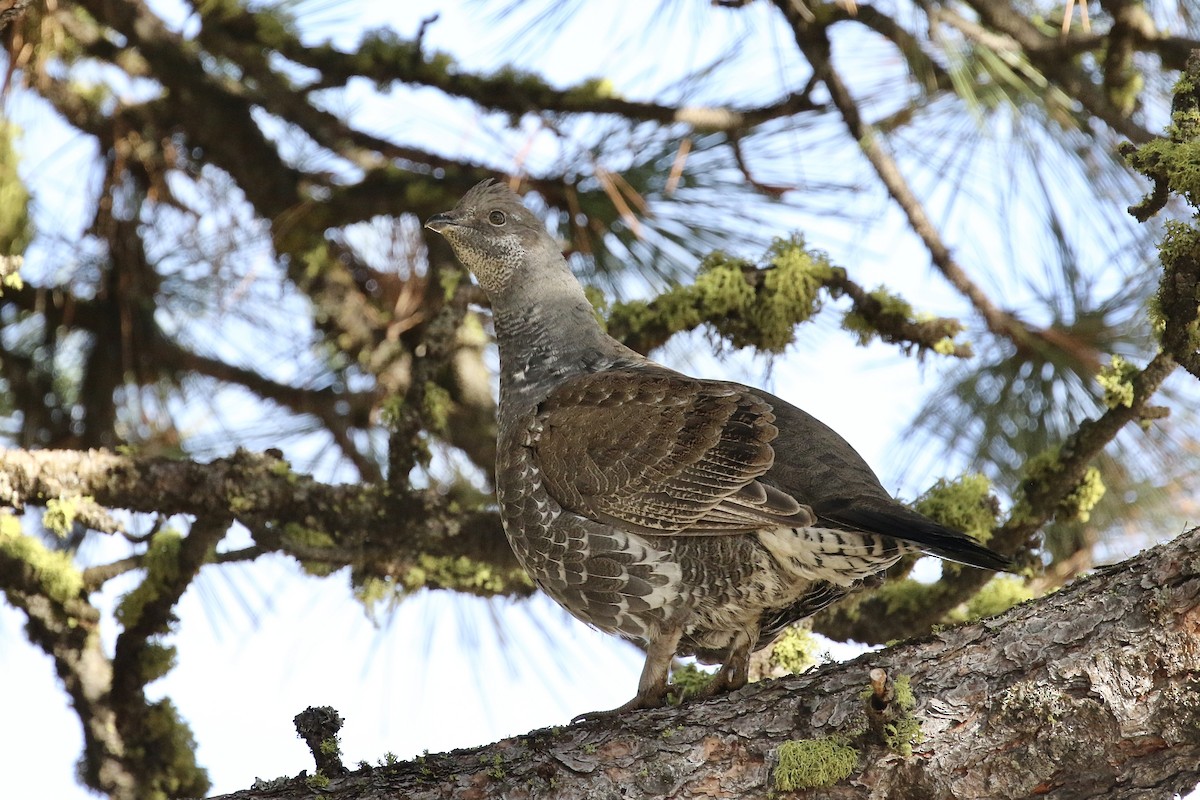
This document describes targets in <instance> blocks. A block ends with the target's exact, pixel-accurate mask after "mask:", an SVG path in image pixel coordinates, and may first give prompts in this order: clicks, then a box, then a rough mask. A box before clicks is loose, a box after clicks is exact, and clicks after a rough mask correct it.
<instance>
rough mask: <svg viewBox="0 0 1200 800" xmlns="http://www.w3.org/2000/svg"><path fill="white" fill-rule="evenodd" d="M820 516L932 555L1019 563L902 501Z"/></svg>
mask: <svg viewBox="0 0 1200 800" xmlns="http://www.w3.org/2000/svg"><path fill="white" fill-rule="evenodd" d="M818 516H823V517H827V518H829V519H832V520H836V521H837V522H840V523H842V524H844V525H850V526H853V527H855V528H858V529H860V530H864V531H870V532H872V533H882V534H883V535H885V536H890V537H891V538H893V539H898V540H900V541H903V542H911V543H912V544H915V545H917V546H918V547H919V548H921V550H922V551H923V552H926V553H928V554H930V555H934V556H937V557H939V558H944V559H946V560H948V561H954V562H957V563H959V564H967V565H968V566H972V567H979V568H980V569H990V570H995V571H997V572H1015V571H1016V564H1015V562H1014V561H1013V560H1012V559H1011V558H1009V557H1008V556H1003V555H1000V554H999V553H997V552H995V551H994V550H990V549H988V548H987V547H985V546H983V545H982V544H980V543H979V542H978V541H977V540H975V539H972V538H971V537H970V536H967V535H966V534H965V533H962V532H960V531H956V530H954V529H953V528H947V527H946V526H945V525H939V524H938V523H936V522H934V521H933V520H931V519H929V518H928V517H925V516H923V515H921V514H918V513H917V512H916V511H913V510H911V509H909V508H905V507H904V506H901V505H896V506H895V507H889V508H886V509H878V508H870V507H862V506H857V507H855V506H850V507H847V508H843V509H838V510H837V511H827V510H824V509H822V510H821V511H820V512H818Z"/></svg>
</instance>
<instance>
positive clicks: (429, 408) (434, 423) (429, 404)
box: [421, 381, 454, 434]
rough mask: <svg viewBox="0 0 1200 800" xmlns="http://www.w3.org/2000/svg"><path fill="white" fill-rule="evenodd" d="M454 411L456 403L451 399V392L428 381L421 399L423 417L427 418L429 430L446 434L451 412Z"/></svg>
mask: <svg viewBox="0 0 1200 800" xmlns="http://www.w3.org/2000/svg"><path fill="white" fill-rule="evenodd" d="M453 410H454V401H453V400H451V399H450V392H448V391H446V390H445V389H443V388H442V387H441V386H438V385H437V384H436V383H434V382H433V381H426V382H425V391H424V394H423V397H422V399H421V416H423V417H424V418H425V424H426V425H427V426H428V429H429V430H430V431H432V432H434V433H438V434H444V433H445V432H446V431H447V430H448V428H449V426H450V412H451V411H453Z"/></svg>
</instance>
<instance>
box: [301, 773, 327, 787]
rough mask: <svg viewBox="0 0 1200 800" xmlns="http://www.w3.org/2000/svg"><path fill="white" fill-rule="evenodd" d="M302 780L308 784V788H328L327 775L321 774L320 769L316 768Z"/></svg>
mask: <svg viewBox="0 0 1200 800" xmlns="http://www.w3.org/2000/svg"><path fill="white" fill-rule="evenodd" d="M304 782H305V783H306V784H308V788H310V789H317V790H320V789H328V788H329V776H328V775H325V774H323V773H322V772H321V771H320V770H317V771H316V772H315V773H313V774H312V775H309V776H308V777H307V778H305V779H304Z"/></svg>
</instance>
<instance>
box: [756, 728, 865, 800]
mask: <svg viewBox="0 0 1200 800" xmlns="http://www.w3.org/2000/svg"><path fill="white" fill-rule="evenodd" d="M858 756H859V753H858V750H856V749H854V748H853V747H851V746H850V745H849V744H847V743H846V741H845V740H844V739H842V738H840V737H825V738H821V739H796V740H793V741H790V742H784V743H783V744H781V745H779V750H778V758H779V763H778V764H776V766H775V775H774V783H775V788H776V789H778V790H779V791H783V792H794V791H798V790H801V789H819V788H824V787H829V786H833V785H834V784H836V783H837V782H838V781H841V780H845V779H846V778H848V777H850V776H851V775H852V774H854V770H855V768H856V767H857V766H858Z"/></svg>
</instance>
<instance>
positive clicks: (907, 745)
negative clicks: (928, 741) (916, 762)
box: [883, 675, 925, 758]
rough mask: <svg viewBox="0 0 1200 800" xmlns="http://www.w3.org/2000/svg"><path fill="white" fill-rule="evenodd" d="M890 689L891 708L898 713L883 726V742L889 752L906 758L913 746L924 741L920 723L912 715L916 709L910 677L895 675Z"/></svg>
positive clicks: (911, 751) (910, 753)
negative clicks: (891, 692)
mask: <svg viewBox="0 0 1200 800" xmlns="http://www.w3.org/2000/svg"><path fill="white" fill-rule="evenodd" d="M892 688H893V691H894V696H893V698H892V706H893V708H894V709H896V711H897V712H898V713H897V714H896V716H895V718H894V719H892V720H891V721H890V722H888V723H886V724H885V725H884V726H883V741H884V744H886V745H887V747H888V749H889V750H892V751H894V752H896V753H899V754H900V755H901V756H903V757H904V758H908V757H909V756H911V755H912V753H913V745H917V744H920V743H921V742H922V741H924V740H925V734H924V732H923V731H922V730H921V722H920V720H918V719H917V717H916V716H915V715H914V714H913V713H912V712H913V709H914V708H916V707H917V699H916V697H915V696H914V695H913V690H912V676H910V675H897V676H896V679H895V680H894V681H893V682H892Z"/></svg>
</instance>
